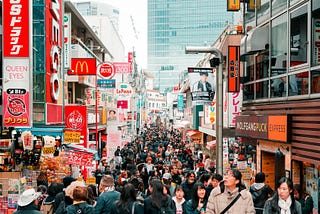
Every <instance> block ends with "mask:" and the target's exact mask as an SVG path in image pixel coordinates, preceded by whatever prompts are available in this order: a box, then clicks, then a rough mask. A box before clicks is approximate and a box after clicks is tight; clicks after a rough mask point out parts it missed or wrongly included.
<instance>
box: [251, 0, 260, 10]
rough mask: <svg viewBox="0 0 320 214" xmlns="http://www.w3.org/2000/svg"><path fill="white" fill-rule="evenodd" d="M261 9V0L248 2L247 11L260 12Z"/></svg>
mask: <svg viewBox="0 0 320 214" xmlns="http://www.w3.org/2000/svg"><path fill="white" fill-rule="evenodd" d="M260 7H261V0H250V1H249V8H248V10H249V11H254V10H255V9H256V8H257V10H260Z"/></svg>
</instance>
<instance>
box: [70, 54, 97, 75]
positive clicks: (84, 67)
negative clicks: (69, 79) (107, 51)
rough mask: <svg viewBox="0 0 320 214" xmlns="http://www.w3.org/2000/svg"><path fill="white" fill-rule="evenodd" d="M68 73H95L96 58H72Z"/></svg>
mask: <svg viewBox="0 0 320 214" xmlns="http://www.w3.org/2000/svg"><path fill="white" fill-rule="evenodd" d="M68 75H96V59H95V58H72V59H71V69H70V70H68Z"/></svg>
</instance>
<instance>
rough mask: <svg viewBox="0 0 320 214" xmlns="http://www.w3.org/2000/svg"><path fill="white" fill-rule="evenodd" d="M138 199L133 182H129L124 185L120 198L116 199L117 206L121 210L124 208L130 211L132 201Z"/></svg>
mask: <svg viewBox="0 0 320 214" xmlns="http://www.w3.org/2000/svg"><path fill="white" fill-rule="evenodd" d="M134 201H136V191H135V188H134V186H133V184H130V183H127V184H125V185H124V186H123V188H122V191H121V195H120V199H119V200H118V201H116V205H117V208H118V209H120V210H121V208H122V209H124V210H125V211H127V212H130V209H129V207H130V204H131V202H134Z"/></svg>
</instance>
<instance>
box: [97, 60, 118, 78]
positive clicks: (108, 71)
mask: <svg viewBox="0 0 320 214" xmlns="http://www.w3.org/2000/svg"><path fill="white" fill-rule="evenodd" d="M98 74H99V75H100V76H101V77H103V78H107V79H111V78H112V77H113V76H114V75H115V72H114V67H113V64H111V63H102V64H100V65H99V66H98Z"/></svg>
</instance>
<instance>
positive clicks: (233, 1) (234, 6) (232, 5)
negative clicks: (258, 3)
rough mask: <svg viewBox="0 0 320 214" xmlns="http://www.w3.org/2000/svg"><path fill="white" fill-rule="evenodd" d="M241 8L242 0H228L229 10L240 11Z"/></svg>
mask: <svg viewBox="0 0 320 214" xmlns="http://www.w3.org/2000/svg"><path fill="white" fill-rule="evenodd" d="M239 10H240V0H228V3H227V11H239Z"/></svg>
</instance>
